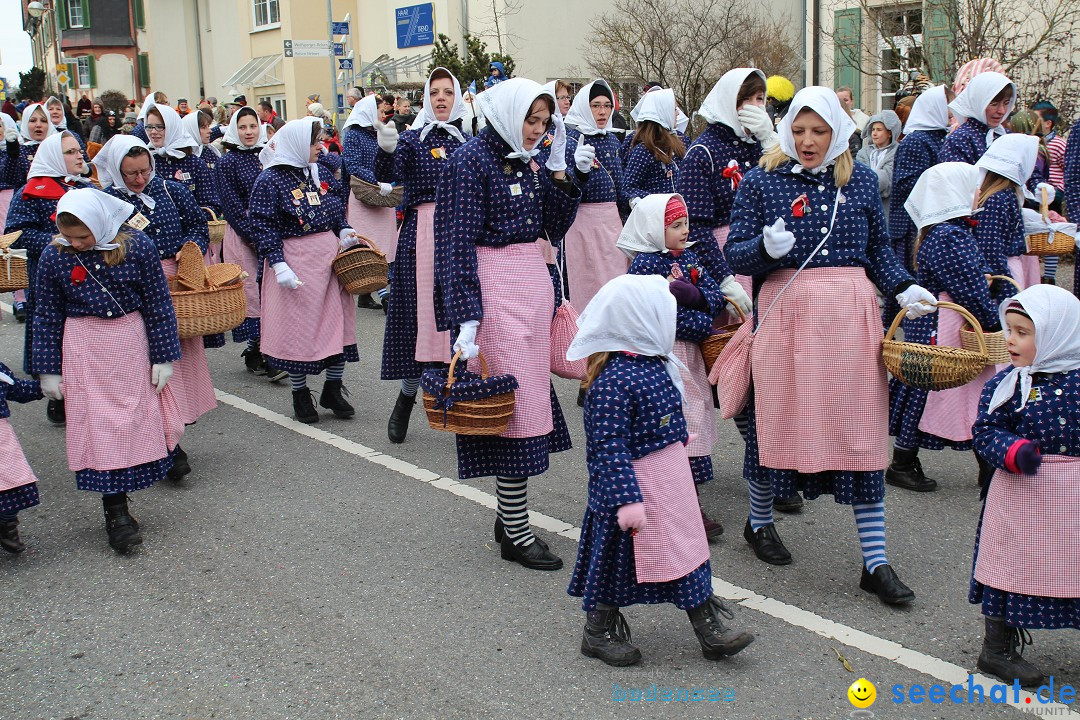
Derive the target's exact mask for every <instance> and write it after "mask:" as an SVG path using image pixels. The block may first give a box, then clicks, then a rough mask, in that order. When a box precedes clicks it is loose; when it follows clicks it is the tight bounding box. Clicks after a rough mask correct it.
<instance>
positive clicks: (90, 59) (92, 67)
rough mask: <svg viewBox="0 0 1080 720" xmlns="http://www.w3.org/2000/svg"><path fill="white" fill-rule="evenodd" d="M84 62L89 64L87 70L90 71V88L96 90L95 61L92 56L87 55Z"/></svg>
mask: <svg viewBox="0 0 1080 720" xmlns="http://www.w3.org/2000/svg"><path fill="white" fill-rule="evenodd" d="M86 60H87V62H89V63H90V68H89V69H90V87H92V88H96V87H97V60H96V59H94V56H93V55H88V56H87V58H86Z"/></svg>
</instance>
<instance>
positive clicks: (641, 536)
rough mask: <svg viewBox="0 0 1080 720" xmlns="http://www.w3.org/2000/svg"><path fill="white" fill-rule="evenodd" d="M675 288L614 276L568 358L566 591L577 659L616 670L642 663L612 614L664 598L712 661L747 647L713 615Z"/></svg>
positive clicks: (720, 605) (653, 204)
mask: <svg viewBox="0 0 1080 720" xmlns="http://www.w3.org/2000/svg"><path fill="white" fill-rule="evenodd" d="M667 197H672V196H667ZM654 198H657V196H655V195H654V196H651V197H649V198H646V199H645V200H644V201H642V203H640V204H639V205H638V207H637V208H635V209H634V213H633V214H632V215H631V222H633V217H634V214H637V213H638V212H639V211H640V210H641V209H642V207H645V208H646V211H647V214H648V215H649V216H650V217H652V218H654V219H657V224H659V222H662V220H659V218H657V217H656V211H659V212H660V213H663V207H664V205H665V204H666V202H667V201H666V200H664V201H654ZM639 217H640V216H639ZM650 224H652V223H650ZM650 235H653V236H654V237H655V235H656V231H655V230H652V231H650ZM660 235H661V238H660V239H663V238H662V235H663V231H661V232H660ZM648 244H649V245H651V244H652V243H651V242H650V243H648ZM638 257H642V255H638ZM672 292H674V291H672ZM672 292H669V286H668V283H667V281H665V280H664V279H663V278H662V277H658V276H651V277H633V276H629V275H624V276H622V277H618V278H615V279H614V280H612V281H611V282H609V283H608V284H607V285H605V286H604V287H602V288H601V289H600V291H599V292H598V293H597V294H596V296H595V297H594V298H593V301H592V302H591V303H590V304H589V305H588V307H586V308H585V312H584V313H583V314H582V316H581V325H580V329H579V331H578V334H577V336H576V337H575V338H574V341H573V343H571V345H570V349H569V351H568V352H567V358H568V359H571V360H578V359H582V358H588V360H589V370H588V374H587V375H586V379H587V382H588V383H589V391H588V394H587V395H586V400H585V413H584V415H585V443H586V460H587V462H588V467H589V497H588V505H587V506H586V508H585V517H584V519H583V520H582V523H581V527H582V532H581V540H580V541H579V543H578V555H577V562H576V563H575V564H574V573H573V576H572V577H571V579H570V587H569V588H568V592H569V593H570V595H571V596H573V597H580V598H581V599H582V602H581V606H582V609H583V610H584V611H585V613H586V616H585V628H584V631H583V632H582V638H581V654H582V655H585V656H586V657H595V658H599V659H600V660H603V661H604V662H605V663H607V664H608V665H613V666H624V665H633V664H635V663H637V662H638V661H640V660H641V651H640V650H638V648H636V647H635V646H634V645H632V644H631V639H630V628H629V625H628V624H627V622H626V619H625V618H624V617H623V615H622V613H621V612H620V611H619V608H622V607H626V606H628V605H636V604H639V603H641V604H660V603H672V604H673V605H675V606H676V607H677V608H679V609H681V610H685V611H686V614H687V615H688V616H689V617H690V623H691V625H692V627H693V629H694V634H695V635H696V636H697V639H698V642H699V643H700V645H701V652H702V655H704V657H705V658H706V659H708V660H719V659H720V658H723V657H727V656H730V655H734V654H735V653H737V652H739V651H740V650H742V649H743V648H745V647H746V646H747V645H749V644H750V643H751V642H753V640H754V636H753V635H751V634H750V633H748V632H745V631H739V630H733V629H730V628H728V627H726V626H725V625H724V622H723V619H721V618H722V617H723V618H726V619H729V620H730V619H732V618H733V617H734V614H733V613H732V612H731V610H730V608H729V607H728V606H727V605H726V604H725V603H724V602H723V601H722V600H720V598H718V597H716V596H714V595H713V594H712V570H711V567H710V564H709V546H708V541H707V539H706V536H705V532H704V528H703V527H702V524H701V520H700V517H699V514H698V507H697V498H696V497H695V494H694V490H693V489H694V480H693V475H692V472H691V465H690V463H689V462H688V461H687V456H686V452H687V451H686V444H687V443H688V442H691V443H692V442H693V440H692V439H691V438H692V437H693V435H692V434H690V433H688V432H687V422H686V420H685V418H684V416H683V410H682V406H684V405H685V401H683V403H680V395H681V394H685V392H686V388H685V387H684V384H683V379H682V377H683V376H681V375H680V372H681V368H679V367H678V361H677V360H675V359H674V358H675V357H676V351H675V349H674V346H675V344H676V339H675V338H676V330H675V328H676V316H677V315H678V314H679V312H681V310H680V311H677V310H676V301H675V296H674V295H673V294H672ZM699 362H700V360H699Z"/></svg>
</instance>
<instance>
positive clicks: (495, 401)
mask: <svg viewBox="0 0 1080 720" xmlns="http://www.w3.org/2000/svg"><path fill="white" fill-rule="evenodd" d="M460 358H461V351H460V350H458V351H457V352H456V353H454V358H453V360H451V361H450V369H449V370H448V371H447V374H446V383H445V386H444V387H443V388H442V392H441V397H439V398H436V397H435V395H434V394H433V393H431V392H429V391H428V387H425V388H424V411H425V412H426V413H427V419H428V425H430V426H431V427H432V429H434V430H445V431H446V432H452V433H457V434H459V435H501V434H503V433H504V432H506V428H507V427H508V426H509V425H510V417H511V416H512V415H513V414H514V388H516V387H517V381H516V380H514V379H513V378H512V377H511V376H500V377H498V378H492V377H489V376H488V367H487V361H486V360H484V355H483V354H482V353H481V354H480V355H479V359H480V375H479V376H477V375H476V374H474V373H465V374H464V376H463V377H461V378H459V377H456V376H455V375H454V370H455V369H456V368H457V363H458V360H459V359H460ZM437 372H439V371H435V370H428V371H426V372H425V375H427V374H428V373H437ZM459 383H463V384H466V385H468V384H471V385H473V386H474V388H475V390H476V391H477V392H475V393H470V394H471V395H474V396H475V397H470V398H469V399H462V398H460V397H459V398H455V399H454V400H453V402H452V404H448V402H447V400H448V399H449V398H450V396H451V394H461V393H462V391H463V390H466V389H467V388H462V387H457V388H455V385H457V384H459ZM425 384H426V383H425ZM485 384H487V385H489V386H492V387H493V389H497V390H505V389H506V388H509V391H506V392H494V393H493V394H490V395H487V396H486V397H480V396H481V395H485V394H486V393H485V392H484V386H485ZM496 384H498V385H499V387H498V388H495V385H496ZM429 387H430V386H429Z"/></svg>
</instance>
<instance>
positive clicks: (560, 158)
mask: <svg viewBox="0 0 1080 720" xmlns="http://www.w3.org/2000/svg"><path fill="white" fill-rule="evenodd" d="M551 124H552V126H553V127H554V128H555V137H554V138H553V139H552V141H551V153H550V154H549V155H548V159H547V162H546V163H544V165H545V166H546V167H547V169H548V170H550V171H551V172H565V171H566V122H565V121H564V120H563V118H562V115H559V114H558V113H555V114H554V115H552V116H551Z"/></svg>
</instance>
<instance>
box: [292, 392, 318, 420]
mask: <svg viewBox="0 0 1080 720" xmlns="http://www.w3.org/2000/svg"><path fill="white" fill-rule="evenodd" d="M292 410H293V417H295V418H296V419H297V420H299V421H300V422H302V423H306V424H307V425H310V424H312V423H317V422H319V411H318V410H316V409H315V399H314V397H313V396H312V394H311V391H310V390H308V389H307V388H301V389H299V390H293V394H292Z"/></svg>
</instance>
